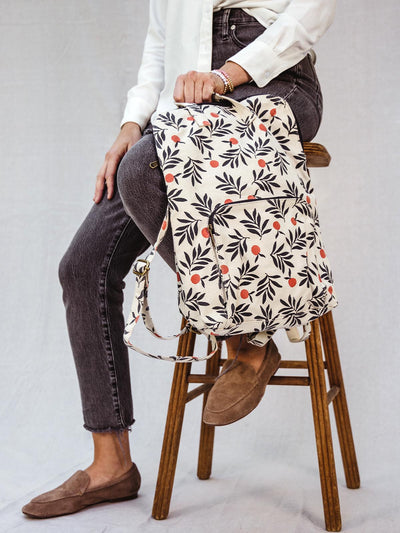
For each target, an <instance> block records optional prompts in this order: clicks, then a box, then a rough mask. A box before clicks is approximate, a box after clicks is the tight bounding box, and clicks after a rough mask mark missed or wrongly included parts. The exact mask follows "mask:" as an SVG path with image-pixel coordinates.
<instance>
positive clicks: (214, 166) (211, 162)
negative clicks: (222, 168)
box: [210, 159, 219, 168]
mask: <svg viewBox="0 0 400 533" xmlns="http://www.w3.org/2000/svg"><path fill="white" fill-rule="evenodd" d="M210 165H211V166H212V167H213V168H216V167H217V166H219V163H218V161H215V159H211V161H210Z"/></svg>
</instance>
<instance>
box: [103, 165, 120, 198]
mask: <svg viewBox="0 0 400 533" xmlns="http://www.w3.org/2000/svg"><path fill="white" fill-rule="evenodd" d="M120 159H121V158H120V157H117V156H111V157H110V159H109V162H108V165H107V171H106V184H107V199H108V200H111V198H112V197H113V194H114V183H115V174H116V173H117V167H118V163H119V161H120Z"/></svg>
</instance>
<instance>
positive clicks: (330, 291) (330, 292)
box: [328, 285, 333, 294]
mask: <svg viewBox="0 0 400 533" xmlns="http://www.w3.org/2000/svg"><path fill="white" fill-rule="evenodd" d="M328 292H329V294H332V293H333V287H332V285H331V286H330V287H329V288H328Z"/></svg>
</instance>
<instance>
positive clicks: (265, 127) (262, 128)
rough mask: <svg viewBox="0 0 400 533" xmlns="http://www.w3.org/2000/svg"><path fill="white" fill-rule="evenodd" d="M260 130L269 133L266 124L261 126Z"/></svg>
mask: <svg viewBox="0 0 400 533" xmlns="http://www.w3.org/2000/svg"><path fill="white" fill-rule="evenodd" d="M259 128H260V130H261V131H267V126H266V125H265V124H260V126H259Z"/></svg>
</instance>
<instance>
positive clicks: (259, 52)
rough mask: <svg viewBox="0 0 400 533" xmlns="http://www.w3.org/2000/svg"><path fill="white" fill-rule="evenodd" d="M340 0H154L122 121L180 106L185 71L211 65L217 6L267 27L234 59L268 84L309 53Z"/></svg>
mask: <svg viewBox="0 0 400 533" xmlns="http://www.w3.org/2000/svg"><path fill="white" fill-rule="evenodd" d="M335 5H336V0H150V12H149V26H148V30H147V35H146V39H145V43H144V49H143V55H142V61H141V64H140V67H139V71H138V77H137V83H136V85H134V86H133V87H132V88H131V89H129V91H128V99H127V103H126V107H125V111H124V115H123V118H122V121H121V126H122V125H123V124H124V123H125V122H137V123H138V124H139V126H140V127H141V128H142V129H143V128H144V127H145V125H146V124H147V122H148V121H149V119H150V118H151V116H152V115H153V113H154V114H156V113H159V112H163V111H166V110H172V109H175V108H176V106H175V101H174V98H173V92H174V88H175V82H176V79H177V77H178V76H179V75H180V74H184V73H186V72H188V71H189V70H197V71H202V72H207V71H210V70H211V59H212V20H213V11H219V10H220V9H223V8H227V7H240V8H242V9H243V10H244V11H245V12H246V13H248V14H249V15H252V16H253V17H254V18H255V19H257V20H258V21H259V22H260V23H261V24H263V25H264V26H265V28H266V29H265V31H264V32H263V33H262V34H261V35H259V36H258V37H257V38H256V39H255V40H254V41H252V42H251V43H250V44H249V45H247V46H246V47H244V48H243V49H241V50H239V51H238V52H237V53H236V54H234V55H233V56H231V57H230V58H229V59H230V60H232V61H234V62H235V63H238V64H239V65H240V66H241V67H243V68H244V69H245V70H246V71H247V72H248V74H249V75H250V76H251V77H252V78H253V80H254V82H255V83H256V84H257V86H258V87H264V86H265V85H266V84H267V83H268V82H269V81H271V80H272V79H273V78H275V77H276V76H278V74H280V73H281V72H283V71H284V70H286V69H288V68H290V67H292V66H293V65H295V64H296V63H298V62H299V61H301V59H303V57H305V55H306V54H307V53H308V51H309V50H310V49H311V48H312V46H313V45H314V44H315V43H316V42H317V41H318V40H319V39H320V37H321V36H322V35H323V34H324V33H325V31H326V30H327V29H328V28H329V26H330V25H331V23H332V20H333V16H334V11H335ZM219 66H222V65H219Z"/></svg>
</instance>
